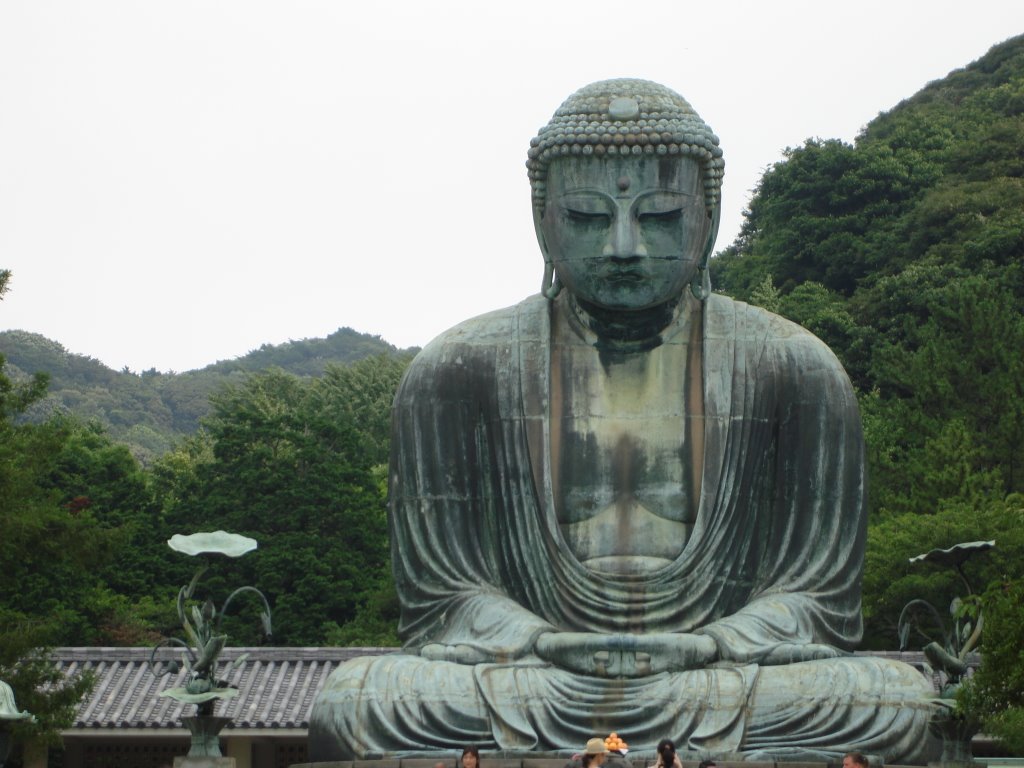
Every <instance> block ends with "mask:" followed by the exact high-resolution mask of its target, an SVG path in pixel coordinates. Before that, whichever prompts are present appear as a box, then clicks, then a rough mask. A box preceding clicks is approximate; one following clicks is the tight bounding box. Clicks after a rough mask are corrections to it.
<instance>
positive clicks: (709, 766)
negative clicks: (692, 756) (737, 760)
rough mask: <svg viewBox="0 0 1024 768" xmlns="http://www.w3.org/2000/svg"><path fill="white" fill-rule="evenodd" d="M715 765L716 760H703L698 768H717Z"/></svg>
mask: <svg viewBox="0 0 1024 768" xmlns="http://www.w3.org/2000/svg"><path fill="white" fill-rule="evenodd" d="M715 765H716V764H715V761H714V760H701V761H700V765H698V766H697V768H715Z"/></svg>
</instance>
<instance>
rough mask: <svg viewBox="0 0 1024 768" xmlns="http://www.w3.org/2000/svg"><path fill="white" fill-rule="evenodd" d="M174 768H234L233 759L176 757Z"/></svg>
mask: <svg viewBox="0 0 1024 768" xmlns="http://www.w3.org/2000/svg"><path fill="white" fill-rule="evenodd" d="M174 768H235V758H233V757H176V758H174Z"/></svg>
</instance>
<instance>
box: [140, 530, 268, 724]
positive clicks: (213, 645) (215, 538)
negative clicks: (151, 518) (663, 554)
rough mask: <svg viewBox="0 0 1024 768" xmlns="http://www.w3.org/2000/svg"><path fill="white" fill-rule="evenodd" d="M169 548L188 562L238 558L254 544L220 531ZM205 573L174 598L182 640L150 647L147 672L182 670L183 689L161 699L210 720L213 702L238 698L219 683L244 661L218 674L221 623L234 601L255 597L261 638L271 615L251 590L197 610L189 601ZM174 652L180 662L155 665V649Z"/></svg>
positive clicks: (180, 539) (176, 540)
mask: <svg viewBox="0 0 1024 768" xmlns="http://www.w3.org/2000/svg"><path fill="white" fill-rule="evenodd" d="M167 544H168V546H170V548H171V549H173V550H175V551H176V552H181V553H183V554H186V555H190V556H193V557H211V556H212V557H218V556H223V557H230V558H236V557H241V556H242V555H244V554H246V553H247V552H251V551H252V550H254V549H256V546H257V544H256V541H255V539H251V538H248V537H246V536H240V535H238V534H234V533H226V532H225V531H215V532H212V533H194V534H192V535H189V536H183V535H181V534H176V535H174V536H172V537H171V538H170V539H169V540H168V542H167ZM206 571H207V566H206V565H202V566H200V567H199V568H198V569H197V571H196V573H195V576H193V577H192V581H191V582H189V584H188V586H185V587H182V588H181V590H179V592H178V603H177V607H178V619H179V620H180V621H181V626H182V629H183V630H184V635H185V637H184V639H182V638H177V637H171V638H167V639H165V640H162V641H161V642H160V643H158V644H157V645H156V646H154V647H153V651H152V653H151V654H150V661H149V663H150V668H151V669H152V670H153V673H154V674H156V675H157V676H162V675H168V674H176V673H178V672H179V671H180V670H181V669H182V668H184V669H185V671H186V672H187V678H186V682H185V685H184V686H182V687H177V688H169V689H168V690H165V691H163V692H161V693H160V695H161V696H168V697H170V698H172V699H175V700H177V701H181V702H183V703H186V704H195V705H196V706H197V708H198V710H197V711H198V714H199V715H200V716H203V715H212V714H213V705H214V702H216V701H217V699H230V698H233V697H234V696H237V695H238V691H237V689H235V688H231V687H229V686H228V685H227V684H226V683H225V682H224V681H225V679H226V677H227V674H228V673H229V672H230V671H231V670H232V669H234V668H235V667H237V666H239V665H240V664H242V663H243V662H244V661H245V658H246V654H242V655H241V656H239V657H238V658H236V659H235V660H234V661H233V662H231V664H230V665H228V667H227V669H226V670H224V672H223V674H222V673H221V672H220V671H219V670H218V663H217V662H218V657H219V656H220V653H221V651H222V650H223V649H224V645H225V643H226V642H227V635H226V634H224V633H222V632H221V631H220V625H221V621H222V620H223V618H224V616H226V615H227V613H228V609H229V608H230V607H231V604H232V603H233V602H234V600H235V599H236V598H238V597H239V596H241V595H244V594H247V593H248V594H253V595H256V596H257V597H258V598H259V600H260V601H261V603H262V611H261V612H260V623H261V625H262V630H263V633H264V635H266V636H267V637H270V635H271V612H270V605H269V603H268V602H267V598H266V597H265V596H264V595H263V593H262V592H260V591H259V590H258V589H256V588H255V587H248V586H247V587H240V588H238V589H236V590H235V591H234V592H232V593H231V594H230V595H229V596H228V598H227V599H226V600H225V601H224V604H223V605H222V606H221V608H220V610H217V608H216V607H215V605H214V603H213V601H212V600H205V601H204V602H203V603H202V604H201V605H200V604H198V603H197V602H195V601H193V600H192V598H193V595H194V594H195V591H196V587H197V585H198V584H199V580H200V578H201V577H202V576H203V574H204V573H206ZM166 646H175V647H179V648H181V649H182V654H181V661H180V663H179V662H177V661H172V662H167V663H161V662H158V661H156V652H157V650H158V649H159V648H163V647H166Z"/></svg>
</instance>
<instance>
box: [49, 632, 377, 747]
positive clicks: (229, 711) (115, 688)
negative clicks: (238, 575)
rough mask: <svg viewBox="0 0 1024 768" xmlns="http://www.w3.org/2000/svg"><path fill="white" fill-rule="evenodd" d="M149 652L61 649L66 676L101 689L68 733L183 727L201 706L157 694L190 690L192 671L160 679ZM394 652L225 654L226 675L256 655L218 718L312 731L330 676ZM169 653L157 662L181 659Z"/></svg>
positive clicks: (240, 672) (231, 678) (234, 676)
mask: <svg viewBox="0 0 1024 768" xmlns="http://www.w3.org/2000/svg"><path fill="white" fill-rule="evenodd" d="M151 650H152V649H150V648H56V649H54V651H53V653H52V656H53V659H54V660H55V661H56V662H57V664H58V666H59V667H60V668H61V671H62V672H63V673H64V674H65V675H74V674H76V673H78V672H81V671H82V670H92V671H93V673H94V674H95V675H96V687H95V688H94V689H93V691H92V693H91V694H90V695H89V696H88V697H87V698H86V699H85V700H83V701H82V703H81V704H80V705H79V707H78V713H77V714H76V716H75V723H74V725H73V726H72V728H71V729H70V730H69V731H66V733H73V732H74V731H75V730H76V729H94V728H139V729H154V728H180V727H181V725H180V723H179V721H180V718H181V716H182V714H184V715H186V716H188V715H192V714H195V707H194V706H193V705H191V704H182V703H180V702H177V701H175V700H174V699H171V698H169V697H166V696H159V695H158V694H159V693H160V692H161V691H163V690H166V689H168V688H174V687H176V686H180V685H182V684H183V681H184V678H185V672H184V671H182V672H179V673H178V674H176V675H175V674H172V675H164V676H163V677H156V676H155V675H154V674H153V673H152V672H151V671H150V669H149V657H150V653H151ZM395 650H397V649H394V648H225V649H224V651H223V652H222V653H221V655H220V661H221V665H220V670H221V672H222V673H223V671H224V670H225V669H227V664H226V663H224V662H230V661H233V660H234V659H237V658H238V657H239V656H241V655H242V654H244V653H248V654H249V656H248V658H246V660H245V661H243V662H242V664H241V665H240V666H238V667H237V668H235V669H233V670H231V672H230V674H228V675H227V681H228V683H229V684H230V685H232V686H234V687H237V688H238V696H236V697H235V698H233V699H228V700H226V701H218V702H217V704H216V710H215V713H216V714H217V715H220V716H221V717H230V718H231V723H229V724H228V728H244V729H250V728H253V729H260V730H262V729H278V728H301V729H305V728H307V727H308V726H309V714H310V711H311V710H312V708H313V700H314V699H315V698H316V695H317V693H319V691H320V689H321V688H322V687H323V684H324V682H325V681H326V680H327V677H328V676H329V675H330V674H331V672H332V671H333V670H334V669H335V668H336V667H337V666H338V665H339V664H341V663H342V662H344V661H347V660H348V659H351V658H353V657H356V656H375V655H380V654H383V653H391V652H394V651H395ZM179 656H180V653H177V652H175V651H174V650H173V649H170V648H162V649H160V651H158V652H157V657H156V658H157V660H162V661H170V660H172V659H177V658H178V657H179Z"/></svg>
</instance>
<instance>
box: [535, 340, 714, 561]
mask: <svg viewBox="0 0 1024 768" xmlns="http://www.w3.org/2000/svg"><path fill="white" fill-rule="evenodd" d="M692 351H693V350H692V349H690V348H689V347H688V346H687V345H685V344H673V345H665V346H664V347H662V348H659V349H658V350H655V351H653V352H650V353H647V354H646V355H645V356H644V357H643V359H642V360H641V359H639V358H638V359H636V360H626V361H624V362H622V363H619V364H617V365H600V364H599V365H596V366H595V365H593V362H594V361H593V359H592V356H591V355H590V354H588V352H589V350H586V349H578V348H571V349H566V350H564V354H562V355H560V356H559V360H560V362H559V365H558V366H557V368H556V370H555V371H553V374H557V379H555V380H554V381H553V383H555V384H556V392H555V397H553V399H552V405H553V408H552V414H551V429H552V432H551V434H552V442H551V449H552V461H553V463H552V469H553V472H552V479H553V490H554V492H555V508H556V515H557V518H558V522H559V524H560V528H561V530H562V534H563V537H564V539H565V540H566V542H567V543H568V544H569V546H570V548H571V549H572V550H573V551H574V553H575V554H576V556H577V557H578V558H579V559H580V560H581V561H582V562H583V563H584V564H586V565H588V566H589V567H592V568H594V569H595V570H608V571H647V570H652V569H656V568H658V567H661V566H663V565H665V564H666V563H667V562H670V561H671V560H673V559H674V558H675V557H677V556H678V555H679V553H680V552H681V551H682V548H683V547H684V546H685V544H686V541H687V540H688V538H689V533H690V530H691V528H692V524H693V520H694V518H695V516H696V513H697V505H698V501H699V494H700V471H701V468H702V466H703V400H702V387H701V381H700V366H699V365H694V361H693V360H692V355H691V353H692ZM553 379H554V376H553ZM556 382H557V383H556Z"/></svg>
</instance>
